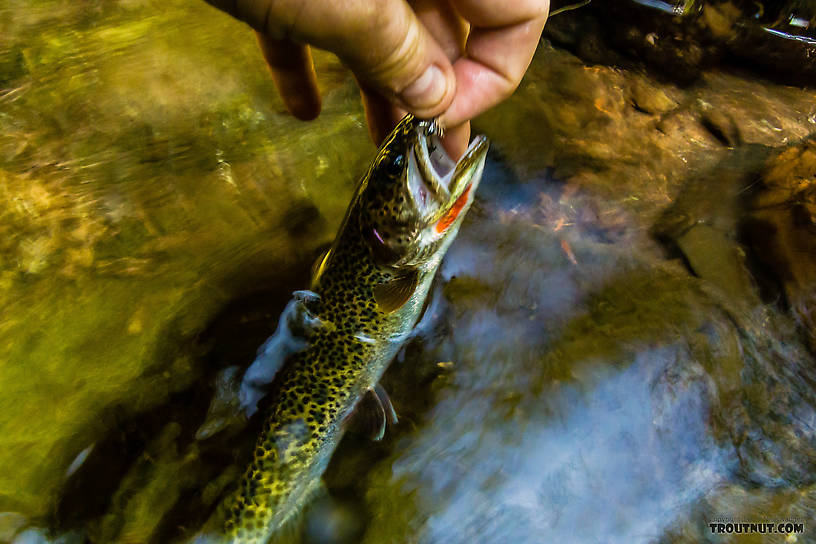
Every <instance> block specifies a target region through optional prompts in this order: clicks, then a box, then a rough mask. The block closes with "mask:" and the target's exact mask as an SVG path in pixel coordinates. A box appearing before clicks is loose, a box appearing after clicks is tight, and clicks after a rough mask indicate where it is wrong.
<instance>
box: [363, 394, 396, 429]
mask: <svg viewBox="0 0 816 544" xmlns="http://www.w3.org/2000/svg"><path fill="white" fill-rule="evenodd" d="M372 391H373V393H374V395H375V396H376V397H377V401H378V402H379V403H380V407H381V408H382V410H383V413H384V414H385V419H386V420H388V423H389V424H390V425H396V424H397V423H399V419H398V418H397V411H396V410H394V405H393V404H391V398H390V397H389V396H388V393H387V392H386V391H385V388H384V387H383V386H382V385H380V384H377V385H375V386H374V389H369V392H372Z"/></svg>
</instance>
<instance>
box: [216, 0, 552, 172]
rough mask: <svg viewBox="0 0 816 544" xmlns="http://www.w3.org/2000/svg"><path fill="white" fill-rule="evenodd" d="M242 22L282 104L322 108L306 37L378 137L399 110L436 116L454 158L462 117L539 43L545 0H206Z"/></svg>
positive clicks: (459, 148)
mask: <svg viewBox="0 0 816 544" xmlns="http://www.w3.org/2000/svg"><path fill="white" fill-rule="evenodd" d="M206 1H207V2H209V3H210V4H212V5H214V6H216V7H217V8H219V9H222V10H224V11H226V12H228V13H230V14H231V15H233V16H235V17H236V18H238V19H240V20H242V21H245V22H246V23H248V24H249V25H250V26H251V27H252V28H254V29H255V30H256V32H257V34H258V41H259V44H260V46H261V50H262V51H263V53H264V57H265V58H266V61H267V63H268V64H269V67H270V70H271V72H272V77H273V80H274V82H275V85H276V86H277V88H278V91H279V92H280V94H281V98H282V100H283V103H284V105H285V106H286V108H287V109H288V110H289V111H290V112H291V113H292V115H294V116H295V117H297V118H299V119H313V118H315V117H317V115H318V114H319V113H320V94H319V91H318V89H317V79H316V76H315V72H314V65H313V63H312V60H311V53H310V51H309V45H313V46H315V47H319V48H321V49H326V50H328V51H331V52H333V53H335V54H336V55H337V56H338V57H339V58H340V60H341V61H342V62H343V63H344V64H345V65H346V66H348V67H349V68H350V69H351V71H352V72H353V73H354V75H355V77H356V78H357V81H358V83H359V85H360V88H361V90H362V94H363V105H364V106H365V110H366V118H367V120H368V124H369V130H370V132H371V136H372V138H373V139H374V141H375V142H376V143H379V142H380V141H382V139H383V138H384V137H385V136H386V135H387V134H388V132H389V131H390V130H391V128H392V127H393V126H394V125H395V124H396V123H397V121H398V120H399V119H400V118H401V117H402V116H403V115H404V113H405V112H406V111H408V112H411V113H413V114H415V115H417V116H419V117H423V118H430V117H437V116H438V117H439V120H440V123H441V124H442V125H443V126H445V127H446V128H447V131H446V136H445V141H444V145H445V147H446V148H447V150H448V152H449V153H450V154H451V155H452V156H454V157H458V156H459V155H461V153H462V152H463V151H464V150H465V148H466V147H467V143H468V140H469V138H470V125H469V121H470V119H472V118H473V117H475V116H476V115H478V114H480V113H482V112H484V111H485V110H487V109H489V108H491V107H493V106H495V105H496V104H498V103H499V102H501V101H502V100H504V99H505V98H507V97H508V96H510V95H511V94H512V93H513V91H514V90H515V89H516V87H517V86H518V84H519V82H520V81H521V78H522V76H523V75H524V72H525V71H526V70H527V67H528V66H529V64H530V60H531V59H532V56H533V53H534V52H535V48H536V46H537V45H538V40H539V37H540V36H541V31H542V28H543V27H544V23H545V21H546V20H547V12H548V10H549V0H409V1H406V0H376V1H375V0H368V1H366V0H344V1H337V0H311V1H307V0H206Z"/></svg>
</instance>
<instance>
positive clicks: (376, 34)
mask: <svg viewBox="0 0 816 544" xmlns="http://www.w3.org/2000/svg"><path fill="white" fill-rule="evenodd" d="M330 3H331V4H332V6H337V7H333V9H335V10H343V11H345V13H342V14H341V15H340V16H338V20H346V21H348V20H349V19H348V18H350V17H353V18H354V19H353V21H349V23H350V24H349V25H348V26H347V27H346V28H338V29H337V30H336V31H335V33H334V34H333V35H331V34H327V35H326V42H325V43H326V47H325V48H326V49H329V50H330V51H332V52H333V53H335V54H336V55H337V56H338V57H340V59H341V60H342V61H343V63H344V64H346V66H348V67H349V68H350V69H351V70H352V71H353V72H354V74H355V76H356V77H357V79H358V80H359V81H360V82H361V83H362V84H363V86H364V87H366V88H368V89H374V90H376V91H378V92H379V93H380V94H382V95H383V96H385V97H386V98H387V99H389V100H390V101H392V102H394V103H395V104H396V105H397V106H400V107H402V108H404V109H405V110H407V111H409V112H411V113H413V114H415V115H417V116H419V117H425V118H428V117H434V116H436V115H440V114H441V113H443V112H444V111H445V110H446V109H447V107H448V106H449V105H450V103H451V102H452V101H453V96H454V94H455V92H456V77H455V74H454V71H453V67H452V66H451V63H450V61H449V60H448V57H447V55H446V54H445V52H444V51H443V50H442V48H441V47H440V45H439V44H438V43H437V42H436V40H434V38H433V37H432V36H431V34H430V32H429V31H428V30H427V28H426V27H425V26H424V25H423V24H422V22H421V21H420V20H419V19H418V18H417V16H416V14H415V12H414V11H413V9H411V7H410V6H409V5H408V3H407V2H406V1H405V0H380V1H378V2H336V0H330ZM372 5H373V6H374V8H372V7H371V6H372ZM354 12H357V13H354ZM304 38H306V39H307V40H308V38H309V37H308V36H304ZM311 38H312V40H313V43H314V44H315V45H316V46H318V47H323V45H322V44H321V41H322V40H321V38H322V36H319V35H314V36H312V37H311Z"/></svg>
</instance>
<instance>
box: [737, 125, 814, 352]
mask: <svg viewBox="0 0 816 544" xmlns="http://www.w3.org/2000/svg"><path fill="white" fill-rule="evenodd" d="M748 207H749V210H750V212H749V215H748V217H747V218H746V220H745V224H744V233H745V237H746V241H747V243H748V244H749V246H750V248H751V249H752V252H753V256H754V258H755V259H756V260H757V261H758V262H759V263H760V264H761V265H762V266H763V271H764V272H765V279H766V280H768V281H770V282H772V284H774V285H775V286H776V287H777V289H778V292H779V294H780V295H781V296H782V297H784V302H785V303H786V305H787V306H788V307H789V308H790V310H791V311H792V312H793V314H794V315H795V316H796V318H797V320H798V321H799V323H800V324H801V326H802V328H803V329H804V330H805V331H806V332H807V334H808V335H809V336H810V338H811V346H812V348H813V349H814V352H815V353H816V135H814V136H811V137H810V138H808V139H807V140H805V141H804V142H802V143H800V144H798V145H794V146H791V147H789V148H787V149H785V150H783V151H781V152H779V153H777V154H776V155H775V156H773V157H771V158H770V159H769V160H768V165H767V169H766V170H765V172H764V173H763V175H762V177H761V178H760V179H759V180H758V184H757V186H756V187H755V188H754V191H753V192H752V194H751V197H750V198H749V202H748Z"/></svg>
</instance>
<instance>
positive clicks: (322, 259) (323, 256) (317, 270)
mask: <svg viewBox="0 0 816 544" xmlns="http://www.w3.org/2000/svg"><path fill="white" fill-rule="evenodd" d="M330 252H331V246H329V247H327V248H326V249H324V250H323V251H321V252H320V255H318V256H317V259H315V262H314V264H313V265H312V282H314V281H315V280H316V279H317V277H318V276H319V275H320V274H321V273H322V272H323V267H324V266H325V265H326V261H327V260H328V259H329V253H330Z"/></svg>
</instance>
